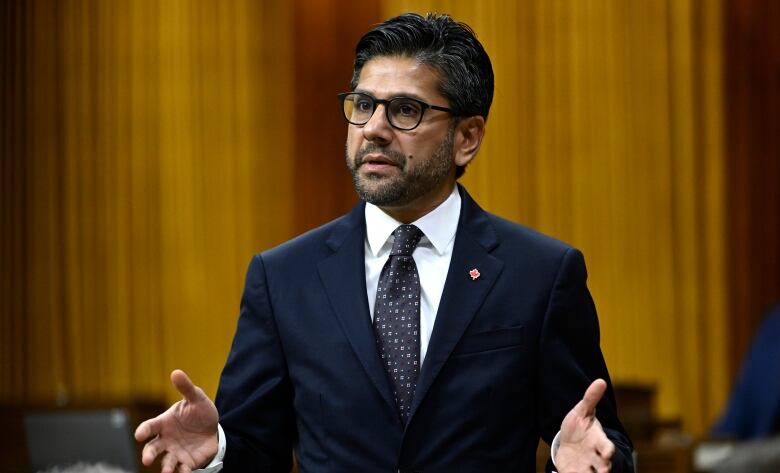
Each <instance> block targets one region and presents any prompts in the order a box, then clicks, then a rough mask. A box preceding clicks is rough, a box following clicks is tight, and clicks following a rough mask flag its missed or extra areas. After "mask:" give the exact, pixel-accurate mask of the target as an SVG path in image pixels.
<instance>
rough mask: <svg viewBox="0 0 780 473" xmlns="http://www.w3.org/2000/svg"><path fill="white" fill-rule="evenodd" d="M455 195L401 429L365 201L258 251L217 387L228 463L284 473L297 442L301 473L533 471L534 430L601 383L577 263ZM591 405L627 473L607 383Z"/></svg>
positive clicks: (552, 428)
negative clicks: (440, 278)
mask: <svg viewBox="0 0 780 473" xmlns="http://www.w3.org/2000/svg"><path fill="white" fill-rule="evenodd" d="M460 193H461V197H462V199H463V200H462V207H461V215H460V220H459V223H458V230H457V234H456V238H455V245H454V248H453V255H452V261H451V263H450V269H449V272H448V274H447V279H446V283H445V287H444V292H443V294H442V298H441V303H440V305H439V311H438V313H437V316H436V322H435V325H434V328H433V333H432V335H431V340H430V343H429V346H428V352H427V355H426V357H425V360H424V362H423V365H422V368H421V372H420V377H419V380H418V384H417V390H416V393H415V396H414V401H413V405H412V408H411V414H410V418H409V422H408V423H407V425H406V426H404V425H403V424H402V422H401V420H400V418H399V416H398V411H397V409H396V406H395V403H394V401H393V397H392V391H391V387H390V382H389V380H388V377H387V375H386V373H385V371H384V368H383V367H382V364H381V363H380V358H379V355H378V353H377V347H376V342H375V338H374V332H373V330H372V327H371V317H370V314H369V309H368V302H367V300H366V283H365V269H364V268H365V262H364V240H365V218H364V208H365V204H363V203H361V204H359V205H357V206H356V207H355V208H354V209H353V210H352V212H351V213H349V214H347V215H345V216H343V217H341V218H339V219H337V220H335V221H333V222H331V223H328V224H326V225H324V226H322V227H320V228H317V229H315V230H312V231H310V232H308V233H306V234H304V235H302V236H300V237H298V238H295V239H294V240H291V241H289V242H287V243H285V244H283V245H281V246H279V247H277V248H274V249H272V250H269V251H266V252H264V253H262V254H260V255H258V256H255V257H254V259H253V260H252V262H251V263H250V265H249V270H248V274H247V278H246V287H245V289H244V295H243V298H242V302H241V313H240V317H239V321H238V327H237V330H236V334H235V338H234V340H233V345H232V349H231V352H230V355H229V357H228V360H227V363H226V366H225V368H224V371H223V373H222V377H221V380H220V385H219V391H218V394H217V406H218V408H219V412H220V423H221V425H222V426H223V428H224V430H225V433H226V436H227V442H228V448H227V453H226V455H225V459H224V465H225V470H224V471H227V472H242V473H243V472H255V471H258V472H266V471H269V472H288V471H289V470H290V465H291V453H290V452H291V450H293V449H294V451H295V455H296V458H297V460H298V465H299V470H300V471H301V472H395V471H398V470H400V471H417V472H423V473H431V472H448V473H449V472H503V471H506V472H524V473H525V472H528V473H531V472H533V471H535V452H536V447H537V444H538V441H539V438H540V436H541V437H542V438H544V440H545V441H547V442H548V443H549V442H550V441H552V438H553V436H554V435H555V434H556V432H557V431H558V430H559V428H560V424H561V421H562V419H563V417H564V416H565V415H566V413H567V412H568V411H569V410H570V409H571V408H572V407H573V406H574V405H575V404H576V403H577V402H578V401H579V400H580V399H581V397H582V395H583V393H584V392H585V389H586V388H587V387H588V385H589V384H590V382H591V381H592V380H594V379H596V378H604V379H606V380H607V381H608V382H609V375H608V373H607V368H606V365H605V363H604V359H603V356H602V354H601V350H600V348H599V327H598V320H597V316H596V310H595V308H594V305H593V302H592V299H591V296H590V294H589V292H588V289H587V287H586V284H585V280H586V270H585V264H584V261H583V257H582V255H581V253H580V252H579V251H577V250H575V249H573V248H571V247H569V246H566V245H565V244H563V243H561V242H559V241H557V240H554V239H552V238H549V237H547V236H544V235H542V234H540V233H538V232H535V231H533V230H530V229H528V228H525V227H523V226H520V225H517V224H514V223H511V222H508V221H506V220H503V219H500V218H498V217H496V216H494V215H491V214H489V213H487V212H485V211H483V210H482V209H481V208H479V206H478V205H477V204H476V203H475V202H474V201H473V200H472V199H471V198H470V197H469V195H468V194H467V193H466V191H465V190H464V189H463V188H462V187H461V188H460ZM473 268H476V269H478V270H479V272H480V274H481V276H480V277H479V278H477V279H472V278H471V277H470V276H469V271H470V270H471V269H473ZM597 415H598V418H599V420H600V421H601V423H602V425H603V426H604V428H605V430H606V432H607V434H608V436H609V437H610V438H611V440H612V441H613V442H614V443H615V444H616V447H617V451H616V453H615V457H614V459H613V465H614V466H613V471H618V472H621V471H622V472H625V471H633V467H632V463H631V444H630V442H629V440H628V438H627V436H626V434H625V432H624V430H623V427H622V426H621V425H620V422H619V421H618V419H617V416H616V409H615V403H614V395H613V393H612V388H611V386H610V387H609V389H608V392H607V394H606V395H605V398H604V399H603V400H602V401H601V403H600V404H599V406H598V409H597ZM549 467H550V465H549V464H548V469H549Z"/></svg>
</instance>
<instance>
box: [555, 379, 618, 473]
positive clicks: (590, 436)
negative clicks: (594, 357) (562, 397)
mask: <svg viewBox="0 0 780 473" xmlns="http://www.w3.org/2000/svg"><path fill="white" fill-rule="evenodd" d="M606 390H607V383H606V382H605V381H604V380H603V379H597V380H595V381H593V383H592V384H591V385H590V386H589V387H588V389H587V390H586V391H585V395H584V396H583V398H582V400H581V401H580V402H578V403H577V405H576V406H574V408H573V409H572V410H571V411H569V413H568V414H566V417H565V418H564V419H563V422H562V423H561V432H560V445H559V447H558V451H557V453H556V454H555V468H556V470H557V471H558V473H579V472H586V473H592V472H598V473H605V472H608V471H610V470H611V469H612V455H614V453H615V444H613V443H612V442H611V441H610V440H609V439H608V438H607V435H606V434H605V433H604V429H603V428H602V427H601V422H599V420H598V419H596V405H597V404H598V403H599V401H600V400H601V398H602V396H604V392H605V391H606Z"/></svg>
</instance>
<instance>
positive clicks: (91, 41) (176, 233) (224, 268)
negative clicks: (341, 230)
mask: <svg viewBox="0 0 780 473" xmlns="http://www.w3.org/2000/svg"><path fill="white" fill-rule="evenodd" d="M20 4H21V5H18V6H16V7H11V6H6V7H4V8H6V12H5V13H6V14H7V15H8V17H7V19H4V21H7V22H11V23H10V24H15V26H16V28H14V29H13V31H15V32H16V34H18V35H19V37H18V38H15V39H14V38H12V39H14V40H13V41H11V40H7V41H6V44H9V46H10V47H9V49H13V52H12V56H11V58H10V59H8V61H7V62H11V61H16V63H15V64H12V65H11V67H9V71H8V72H9V73H13V74H16V75H19V76H20V80H18V81H16V82H13V83H11V82H10V81H9V82H7V83H6V84H4V93H5V92H9V93H13V94H19V98H18V100H19V101H21V105H19V107H16V108H13V107H9V108H7V109H6V108H4V112H3V115H4V118H5V119H6V120H4V121H5V122H6V123H4V125H6V126H4V130H6V129H11V130H19V131H23V132H24V133H22V134H20V135H13V136H12V133H8V136H5V137H4V138H6V139H4V140H3V147H4V149H3V154H4V158H3V163H4V166H3V182H4V183H9V184H10V183H13V185H9V186H5V185H4V186H3V189H2V190H1V191H0V192H2V196H3V202H4V209H6V208H7V210H8V212H9V215H10V218H9V219H8V220H7V221H6V220H5V219H4V228H3V230H4V233H6V232H5V231H6V230H8V232H12V231H14V229H15V228H18V227H19V223H20V222H21V223H23V224H24V223H26V224H25V225H22V228H28V229H29V231H27V233H26V234H23V235H18V236H17V237H15V238H7V239H6V238H4V241H8V242H9V244H8V245H5V244H4V245H3V260H4V268H3V271H4V272H5V271H6V266H7V267H8V269H9V274H12V275H13V276H11V277H9V278H8V279H6V277H5V276H4V280H3V281H4V284H3V286H2V291H3V292H2V297H3V300H4V301H7V307H9V309H10V310H5V309H4V310H3V312H2V322H1V323H2V327H1V329H2V334H3V343H2V345H3V348H2V355H3V363H2V366H0V370H1V371H0V379H1V380H2V382H0V399H2V400H3V401H6V402H21V401H24V402H51V401H60V402H64V401H66V400H68V399H78V400H81V401H84V400H90V399H93V400H104V401H105V400H107V399H118V400H126V399H137V398H143V397H159V396H162V395H163V394H164V393H167V397H168V398H169V400H170V399H174V398H175V397H176V396H175V394H174V393H173V392H172V389H171V388H170V387H169V385H170V383H169V382H168V381H167V378H168V373H169V372H170V370H171V369H172V368H174V367H181V368H184V369H186V370H188V371H189V372H190V374H191V375H192V376H193V377H194V378H195V379H196V380H197V381H198V382H199V383H200V384H202V385H203V386H204V388H206V391H207V392H208V393H209V394H212V395H213V394H214V392H215V389H216V383H217V381H218V375H219V372H220V370H221V367H222V365H223V364H224V361H225V357H226V355H227V352H228V349H229V343H230V340H231V338H232V335H233V330H234V328H235V316H236V314H237V312H238V302H239V297H240V294H241V290H242V287H243V276H244V271H245V269H246V265H247V263H248V262H249V259H250V257H251V255H252V254H253V252H255V251H258V250H259V249H262V248H267V247H270V246H272V245H274V244H276V243H278V242H280V241H283V240H285V239H286V238H289V237H290V236H291V234H292V221H293V209H292V203H291V202H292V185H291V178H292V171H291V169H292V165H291V163H292V161H291V160H290V159H288V158H287V157H288V156H289V150H290V148H291V141H292V131H291V130H292V120H291V116H290V107H288V106H287V105H288V103H289V97H290V94H291V89H292V85H291V75H292V73H291V71H292V62H291V61H292V54H291V46H290V43H291V41H290V39H291V35H292V31H291V20H292V19H291V13H290V11H288V7H287V3H286V2H255V1H251V0H244V1H230V2H210V1H203V2H190V1H181V0H179V1H175V0H171V1H168V0H166V1H164V2H158V1H156V0H132V1H131V0H122V1H112V2H100V1H76V0H71V1H62V2H60V1H54V0H52V1H36V2H20ZM14 22H15V23H14ZM9 96H10V95H9ZM14 120H22V123H21V124H14V123H11V122H12V121H14ZM6 162H8V163H9V164H8V165H6V164H5V163H6ZM9 176H10V177H9ZM20 179H21V182H20ZM8 202H10V204H8ZM6 223H8V225H7V226H6ZM6 263H7V264H6ZM4 305H5V304H4Z"/></svg>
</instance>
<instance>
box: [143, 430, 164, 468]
mask: <svg viewBox="0 0 780 473" xmlns="http://www.w3.org/2000/svg"><path fill="white" fill-rule="evenodd" d="M160 450H161V449H160V439H159V437H158V438H155V439H153V440H152V441H151V442H148V443H147V444H146V445H144V449H143V450H142V451H141V463H143V464H144V465H146V466H149V465H151V464H152V463H153V462H154V459H155V458H157V455H159V453H160Z"/></svg>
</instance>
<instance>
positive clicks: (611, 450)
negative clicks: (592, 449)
mask: <svg viewBox="0 0 780 473" xmlns="http://www.w3.org/2000/svg"><path fill="white" fill-rule="evenodd" d="M596 450H597V451H598V452H599V456H600V457H601V458H604V459H605V460H610V459H612V456H613V455H615V444H614V443H612V442H611V441H610V440H609V439H607V440H606V441H602V442H599V445H598V446H597V447H596Z"/></svg>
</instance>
